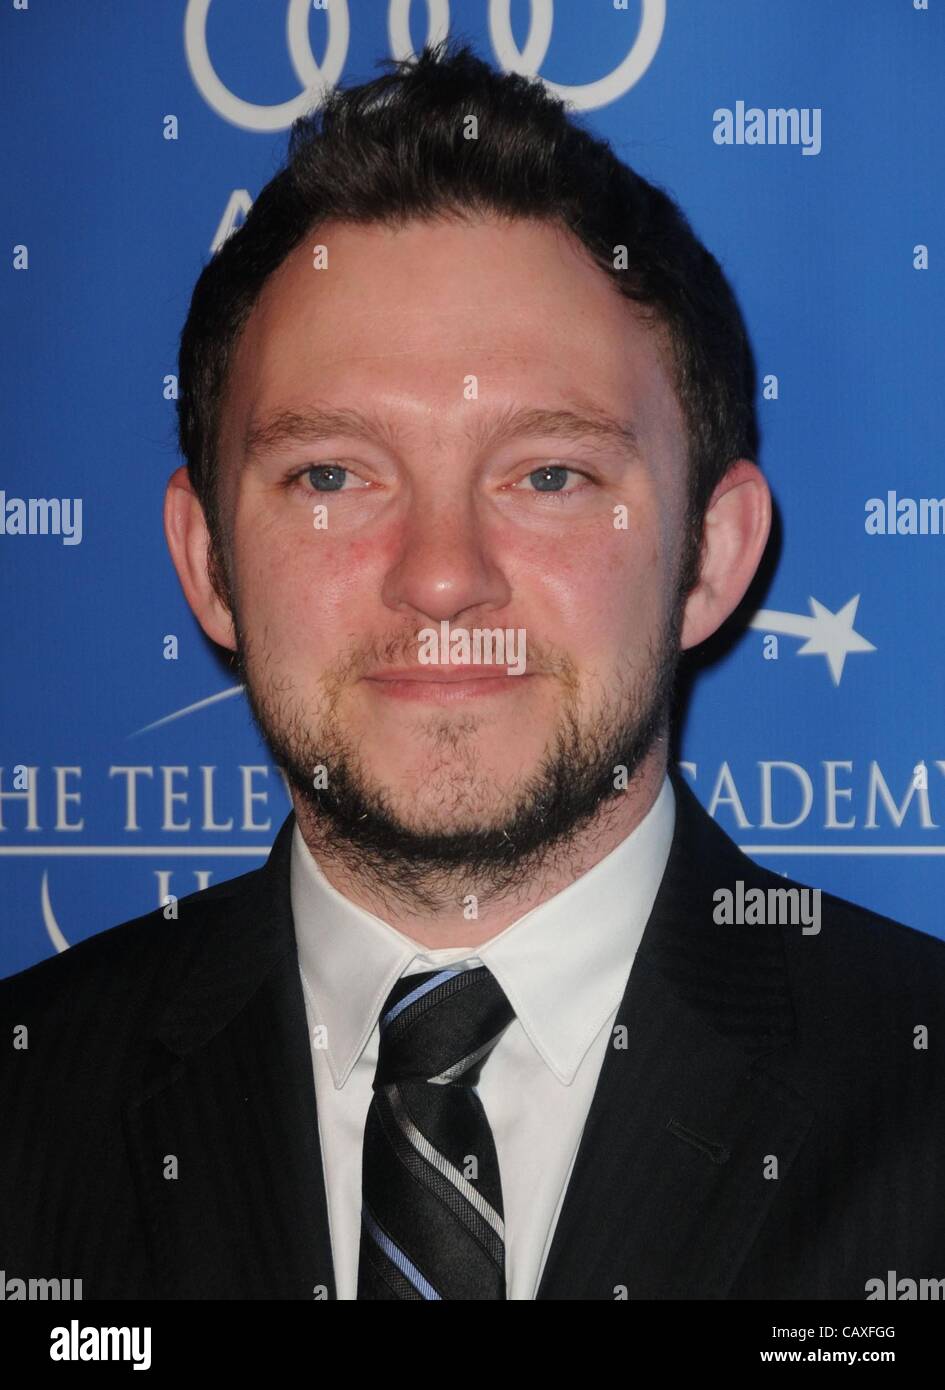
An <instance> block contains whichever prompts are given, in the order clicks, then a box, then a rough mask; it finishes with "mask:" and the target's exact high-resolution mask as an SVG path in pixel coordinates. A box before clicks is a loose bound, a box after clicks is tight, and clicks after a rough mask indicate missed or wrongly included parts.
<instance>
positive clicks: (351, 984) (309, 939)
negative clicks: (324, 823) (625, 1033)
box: [290, 775, 676, 1087]
mask: <svg viewBox="0 0 945 1390" xmlns="http://www.w3.org/2000/svg"><path fill="white" fill-rule="evenodd" d="M675 814H676V806H675V796H674V793H673V788H672V783H671V782H670V779H669V776H668V775H667V776H666V777H665V778H664V780H663V785H662V787H661V788H660V792H659V795H658V796H657V798H656V800H655V801H654V803H653V805H652V806H651V807H650V809H649V811H648V812H647V814H646V815H645V816H644V817H643V820H642V821H641V822H640V823H639V825H637V826H636V827H635V828H634V829H633V830H632V831H631V833H630V834H629V835H627V836H626V837H625V838H624V839H623V840H621V842H620V844H619V845H617V846H616V848H614V849H613V850H611V852H610V853H609V854H608V855H606V856H605V857H604V858H603V859H601V860H600V861H599V862H598V863H597V864H595V865H594V867H593V868H592V869H589V870H588V872H587V873H585V874H582V875H581V876H580V878H577V879H575V880H574V882H573V883H569V884H568V886H567V887H566V888H563V889H562V890H561V892H560V893H556V894H555V895H554V897H552V898H549V899H548V900H547V901H546V902H543V903H541V904H540V905H539V906H538V907H535V908H532V909H531V911H529V912H526V913H525V914H524V916H522V917H519V918H518V919H517V920H516V921H515V922H512V923H511V924H510V925H509V926H507V927H506V928H505V929H504V930H503V931H502V932H500V933H499V935H498V936H495V937H493V938H492V939H491V940H490V941H487V942H485V943H484V944H483V945H481V946H478V947H448V948H443V949H433V948H429V947H425V946H422V945H420V944H419V943H418V942H416V941H412V940H411V939H410V938H409V937H407V936H404V935H403V934H402V933H401V932H399V931H398V930H397V929H396V928H395V927H392V926H391V925H390V924H389V923H388V922H385V921H383V920H382V919H381V918H380V917H376V916H374V914H373V913H371V912H366V911H365V910H364V909H363V908H360V907H358V906H357V905H356V904H355V903H353V902H351V901H350V900H349V899H348V898H346V897H345V896H344V895H343V894H342V893H340V892H339V891H338V890H337V889H336V888H335V887H334V886H333V885H332V884H331V883H329V881H328V879H327V878H326V877H325V875H324V873H323V872H322V870H321V869H320V868H319V866H318V863H317V862H316V860H315V859H314V857H313V856H312V853H311V851H310V850H309V849H308V846H307V845H306V844H305V841H304V839H303V838H302V832H301V830H300V829H299V826H298V823H297V822H296V826H295V829H294V831H293V836H292V855H291V871H290V872H291V899H292V915H293V919H294V922H295V933H296V940H297V942H298V946H299V962H300V966H301V972H302V983H303V986H304V987H305V992H306V994H307V995H308V997H309V1002H310V1004H311V1006H312V1009H313V1013H314V1017H315V1021H316V1023H318V1024H321V1025H323V1026H324V1028H325V1048H326V1054H327V1059H328V1064H329V1068H330V1070H331V1074H332V1079H333V1080H334V1083H335V1086H336V1087H340V1086H343V1085H344V1083H345V1081H346V1080H347V1078H348V1076H349V1075H350V1072H351V1069H352V1067H353V1066H354V1064H355V1062H356V1061H357V1059H358V1057H359V1056H360V1055H361V1053H362V1051H363V1050H364V1047H365V1045H366V1043H367V1041H368V1039H369V1038H370V1036H371V1033H372V1031H373V1029H374V1026H375V1024H376V1023H377V1019H378V1016H379V1014H380V1011H381V1007H382V1006H383V1004H384V1001H385V1000H386V998H387V996H388V994H389V993H390V991H391V989H392V988H393V986H394V984H395V982H396V981H397V980H398V979H399V978H400V977H401V975H403V974H405V973H414V972H416V971H420V970H432V969H442V968H443V967H444V966H446V965H457V964H461V965H464V966H465V965H467V964H469V965H476V964H478V963H480V962H481V963H482V964H483V965H485V966H488V968H489V969H490V970H491V971H492V973H493V975H494V976H495V977H496V979H497V980H498V982H499V984H500V985H501V986H502V988H503V990H504V991H505V993H506V996H507V997H508V1000H509V1003H510V1004H511V1005H512V1007H513V1008H514V1010H515V1014H516V1017H517V1018H518V1020H519V1022H520V1023H521V1025H522V1027H523V1028H524V1030H525V1032H526V1034H527V1035H528V1037H529V1039H530V1041H531V1042H532V1044H533V1046H534V1047H535V1048H536V1050H537V1051H538V1053H539V1054H540V1055H541V1057H542V1059H543V1060H544V1062H545V1063H546V1065H547V1066H549V1067H550V1068H551V1070H552V1071H553V1072H554V1074H555V1076H557V1077H558V1079H559V1081H562V1082H563V1083H564V1084H566V1085H567V1084H570V1082H571V1081H572V1080H573V1078H574V1075H575V1072H576V1071H577V1069H578V1066H579V1065H580V1063H581V1060H582V1058H583V1057H584V1055H585V1053H586V1052H587V1050H588V1048H589V1047H590V1045H591V1043H592V1042H593V1041H594V1038H595V1037H596V1036H597V1034H598V1033H599V1032H600V1029H601V1027H602V1026H603V1025H604V1023H605V1022H606V1020H607V1019H608V1017H609V1016H610V1015H611V1014H612V1013H613V1012H614V1011H615V1009H616V1008H617V1006H618V1005H619V1003H620V1000H621V998H622V997H623V992H624V989H625V987H626V983H627V977H628V975H629V973H630V967H631V966H632V965H633V961H634V957H635V956H636V952H637V948H638V946H639V944H640V940H641V938H642V936H643V931H644V928H645V927H646V923H647V919H648V918H649V915H650V911H651V909H652V907H653V902H654V900H655V898H656V893H657V890H658V888H659V885H660V880H661V879H662V877H663V871H664V869H665V867H666V861H667V858H668V857H669V849H670V845H671V843H672V838H673V827H674V823H675Z"/></svg>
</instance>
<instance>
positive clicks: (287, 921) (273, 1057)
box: [124, 815, 335, 1299]
mask: <svg viewBox="0 0 945 1390" xmlns="http://www.w3.org/2000/svg"><path fill="white" fill-rule="evenodd" d="M294 824H295V818H294V816H293V815H290V816H289V817H288V819H287V820H286V822H285V823H284V824H283V826H282V828H281V830H280V832H279V834H278V836H277V838H276V841H275V843H274V845H273V849H272V852H271V854H270V857H269V860H268V862H267V864H266V865H265V867H264V868H263V869H261V870H259V871H258V872H257V873H254V874H251V875H248V876H246V878H245V880H242V881H241V882H240V885H239V886H237V885H236V884H222V885H220V891H219V894H217V895H216V896H214V897H212V898H211V897H208V896H207V895H203V899H202V901H201V903H200V904H199V907H194V908H192V909H191V910H192V911H193V912H194V913H195V916H194V917H193V919H191V920H190V921H188V918H187V909H188V903H187V900H186V899H185V900H183V901H182V903H181V905H180V912H181V920H180V929H181V932H182V933H183V935H182V937H181V939H180V942H179V943H178V945H176V946H175V957H174V960H173V962H172V968H173V970H174V975H175V978H174V979H173V980H171V981H170V982H169V983H168V985H167V988H166V990H165V994H166V998H167V999H168V1000H169V1003H168V1004H167V1006H166V1008H164V1009H158V1010H157V1011H156V1014H155V1018H154V1019H153V1021H152V1023H151V1024H150V1026H149V1027H148V1028H147V1029H146V1036H145V1038H144V1040H143V1043H142V1047H141V1052H140V1054H139V1055H138V1056H137V1057H136V1058H134V1059H133V1060H132V1063H131V1066H130V1076H129V1082H128V1088H127V1094H128V1099H127V1100H126V1102H125V1105H124V1128H125V1137H126V1142H127V1145H128V1152H129V1158H130V1162H131V1164H132V1169H133V1172H134V1178H135V1184H136V1188H137V1191H138V1194H139V1198H140V1203H141V1209H142V1213H143V1217H144V1221H145V1225H146V1228H147V1233H148V1243H149V1248H150V1253H151V1256H152V1261H153V1265H154V1268H155V1272H156V1282H157V1286H158V1287H157V1289H156V1290H155V1293H156V1295H157V1296H158V1297H163V1298H222V1299H226V1298H249V1299H270V1298H275V1299H294V1298H300V1299H313V1298H334V1297H335V1286H334V1277H333V1272H332V1260H331V1246H330V1241H329V1232H328V1215H327V1209H326V1202H325V1188H324V1179H323V1174H322V1164H321V1153H320V1147H319V1142H318V1125H317V1119H316V1110H315V1088H314V1080H313V1075H312V1059H311V1052H310V1048H309V1041H308V1025H307V1019H306V1015H305V1004H304V1000H303V998H302V992H301V983H300V979H299V969H298V959H297V953H296V943H295V935H294V930H293V926H292V915H291V901H290V889H289V860H290V850H291V838H292V830H293V828H294ZM198 910H199V916H196V913H197V911H198ZM178 951H179V953H180V955H179V958H178V955H177V954H176V952H178Z"/></svg>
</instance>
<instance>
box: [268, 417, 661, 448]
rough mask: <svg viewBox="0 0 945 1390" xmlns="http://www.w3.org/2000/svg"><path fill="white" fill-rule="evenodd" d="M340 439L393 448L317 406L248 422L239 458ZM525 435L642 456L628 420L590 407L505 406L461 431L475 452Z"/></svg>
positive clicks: (377, 426) (377, 422) (357, 421)
mask: <svg viewBox="0 0 945 1390" xmlns="http://www.w3.org/2000/svg"><path fill="white" fill-rule="evenodd" d="M340 435H348V436H355V435H357V436H361V437H365V436H366V437H367V438H373V439H375V440H377V441H379V442H380V443H381V444H383V445H385V446H386V447H388V448H391V449H396V447H397V439H396V435H395V433H394V432H393V431H392V430H391V428H390V426H389V424H388V423H387V422H385V421H384V420H382V419H381V418H380V417H379V416H377V415H375V414H373V413H372V412H369V411H361V410H355V409H350V408H340V409H334V408H328V407H317V408H311V409H307V410H280V411H277V412H276V413H275V414H273V415H271V416H270V417H268V418H267V419H263V420H260V421H250V424H249V426H248V428H247V430H246V434H245V436H244V439H243V454H244V457H245V458H247V459H249V460H257V459H259V458H261V457H263V456H264V455H266V454H269V453H272V452H274V451H275V450H277V449H279V448H280V447H282V446H284V445H287V444H304V443H309V444H314V443H317V442H318V441H319V440H324V439H334V438H337V437H338V436H340ZM525 435H552V436H554V437H555V438H558V439H570V440H574V441H578V442H580V441H585V440H589V441H592V442H594V443H596V444H597V445H599V446H600V447H602V448H613V447H614V446H616V447H618V448H619V449H621V450H622V451H623V452H625V453H629V454H632V455H633V456H635V457H636V458H640V457H642V447H641V444H640V436H639V433H638V431H637V429H636V427H635V425H634V424H633V422H632V421H631V420H620V419H617V417H616V416H613V415H610V414H609V413H608V412H607V411H605V410H602V409H601V408H600V407H598V406H595V405H593V404H582V405H581V407H580V408H579V409H576V410H568V409H563V408H562V409H553V410H549V409H540V408H538V407H532V406H517V407H516V406H510V407H509V408H508V409H507V410H505V411H503V412H502V413H501V414H500V415H498V416H497V417H494V418H493V419H491V420H489V421H487V422H485V423H483V424H480V425H479V426H478V427H477V428H475V429H473V430H469V431H467V438H469V439H470V440H471V441H472V442H473V443H474V444H476V445H477V446H478V447H479V448H485V447H487V446H489V445H491V444H494V443H496V442H499V441H502V440H507V439H518V438H521V437H522V436H525Z"/></svg>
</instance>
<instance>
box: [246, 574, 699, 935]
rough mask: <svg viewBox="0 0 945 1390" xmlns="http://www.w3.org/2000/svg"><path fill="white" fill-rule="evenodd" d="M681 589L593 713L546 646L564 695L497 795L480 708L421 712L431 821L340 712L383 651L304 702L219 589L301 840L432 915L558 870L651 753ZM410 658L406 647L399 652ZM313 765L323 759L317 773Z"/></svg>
mask: <svg viewBox="0 0 945 1390" xmlns="http://www.w3.org/2000/svg"><path fill="white" fill-rule="evenodd" d="M227 588H228V591H229V586H227ZM685 597H686V595H685V593H683V592H681V591H680V592H677V594H676V595H675V596H674V601H673V606H672V609H671V611H670V612H669V613H667V614H666V615H665V617H664V621H663V625H662V628H661V631H660V632H659V633H658V635H657V637H656V639H655V640H654V642H653V643H651V644H650V646H649V648H648V650H647V652H646V659H645V662H643V663H640V662H639V660H638V662H637V665H636V667H635V668H633V667H632V666H630V665H629V664H628V665H625V666H624V668H623V669H622V670H621V671H619V672H618V673H617V674H616V675H615V677H614V678H613V680H612V681H611V688H610V689H609V690H603V689H602V690H600V692H599V694H598V698H597V700H596V703H595V705H594V708H593V710H592V712H591V713H589V714H588V713H586V712H582V710H581V706H580V702H579V699H578V694H579V683H578V679H577V674H576V670H575V667H574V665H573V662H571V661H570V659H569V658H567V657H561V656H557V657H556V656H555V655H554V654H553V653H551V652H550V651H548V650H547V649H545V648H544V647H543V648H542V651H543V653H544V659H543V661H541V662H540V663H539V667H538V669H539V670H540V671H543V672H544V673H545V674H552V673H553V674H554V675H556V676H557V678H558V679H557V684H558V686H559V688H560V689H561V690H562V692H563V698H562V700H561V702H560V707H559V712H558V715H557V718H556V720H555V724H554V727H553V729H552V731H551V734H550V736H549V738H548V741H547V743H546V746H545V749H544V752H543V754H542V756H541V757H540V759H539V761H538V765H537V766H536V768H535V770H534V771H533V772H532V773H531V774H530V775H529V776H527V777H525V778H524V779H521V781H520V782H519V784H518V785H516V786H515V787H514V788H513V789H511V790H510V791H507V793H506V795H505V797H504V803H503V804H502V805H501V807H499V806H498V798H497V793H496V789H495V785H494V783H493V784H491V785H490V783H489V781H488V779H487V778H485V777H484V776H483V772H482V767H481V759H480V757H479V756H478V748H477V740H476V738H475V732H476V730H477V729H478V728H479V727H480V725H479V724H478V723H477V721H476V720H475V718H469V717H464V716H463V715H457V714H451V715H448V716H439V717H438V716H431V717H429V718H428V719H427V720H426V721H425V722H424V724H423V726H422V728H423V732H424V734H425V735H426V736H427V739H426V749H427V750H428V752H429V754H430V757H431V758H432V759H433V771H432V772H431V774H430V776H428V777H426V776H425V778H424V782H423V787H424V793H425V804H426V805H427V810H426V812H425V815H426V820H424V818H423V816H418V817H416V818H415V819H414V820H413V822H411V821H409V820H408V819H407V817H406V815H405V814H403V813H401V812H399V811H398V810H397V809H396V807H395V805H394V803H393V799H392V797H391V794H390V791H389V789H388V788H386V787H385V786H384V785H383V784H381V783H379V782H378V781H377V780H376V778H374V777H372V774H371V771H370V767H369V766H368V765H367V764H366V763H365V761H364V759H363V758H362V757H361V755H360V753H359V748H358V743H357V741H356V740H355V739H354V738H353V737H352V735H351V732H350V731H349V730H348V729H347V728H346V726H345V723H344V720H343V719H342V718H341V717H340V716H339V703H340V698H341V696H342V695H343V693H344V692H345V691H346V690H350V689H351V688H352V682H351V676H352V673H353V672H357V673H358V674H360V673H361V672H364V671H367V670H370V669H374V668H376V666H377V665H379V664H382V663H381V662H379V661H378V660H373V662H372V659H373V658H376V657H377V656H378V655H379V653H378V652H377V651H371V652H368V651H366V650H365V651H363V652H359V653H358V654H357V657H356V658H355V657H352V656H348V657H345V658H344V659H343V660H342V662H340V663H338V664H337V665H336V666H335V667H334V668H333V669H332V670H331V671H329V672H327V673H326V674H325V675H323V677H322V679H321V684H322V686H323V690H324V692H325V696H326V698H325V699H324V700H323V702H322V705H321V707H320V708H319V709H318V711H317V713H314V714H313V712H312V709H311V708H309V707H307V706H306V704H305V702H304V701H303V700H302V699H301V697H300V694H299V692H298V690H297V688H295V687H294V686H293V685H292V682H291V679H290V678H289V677H287V676H286V675H285V674H284V673H282V672H280V671H278V670H274V669H273V666H272V664H271V662H270V660H269V658H268V657H267V654H266V653H265V652H264V651H260V652H258V653H257V651H256V649H255V646H254V644H253V643H252V642H251V641H250V640H249V638H248V635H247V634H246V633H245V632H244V631H243V629H242V627H241V624H240V621H239V615H238V612H237V609H236V606H235V604H234V603H233V600H232V593H231V591H229V594H228V601H229V606H230V610H231V613H232V615H233V622H234V629H235V635H236V654H235V661H236V665H237V669H238V670H239V673H240V676H241V678H242V680H243V683H244V686H245V691H246V696H247V700H248V703H249V706H250V709H251V712H252V715H253V718H254V720H255V722H256V725H257V727H258V729H259V732H260V734H261V735H262V738H263V739H264V741H265V743H266V745H267V746H268V748H269V751H270V753H271V755H272V757H273V759H274V761H275V763H276V765H277V766H278V767H280V768H281V769H282V771H283V773H284V775H285V777H286V780H287V782H288V784H289V785H290V787H291V788H292V790H293V791H294V793H295V795H294V796H293V802H294V805H295V811H296V815H297V818H298V820H299V823H300V828H301V830H302V832H303V836H304V838H305V841H306V844H307V845H308V847H309V849H310V851H311V852H312V854H313V855H314V857H315V858H316V860H317V861H319V862H321V861H323V860H327V861H329V862H333V863H335V864H336V865H337V866H338V867H340V869H341V870H342V871H343V873H345V874H347V875H350V876H351V877H352V878H353V879H354V880H355V882H358V883H360V884H362V885H363V886H364V887H365V888H367V889H368V890H369V891H370V893H371V894H372V896H373V897H375V898H376V899H378V900H379V901H380V902H381V903H382V904H384V905H387V906H390V907H394V908H396V907H397V906H400V907H401V908H408V909H409V910H410V911H412V912H414V913H422V914H435V913H437V912H442V911H444V910H446V909H455V906H456V904H457V902H460V903H462V902H463V900H464V899H466V898H468V896H469V895H471V894H474V895H475V896H476V898H477V900H478V903H479V904H480V905H483V904H485V903H486V902H488V903H490V904H491V903H495V902H497V901H500V900H501V899H503V898H514V897H515V896H516V890H518V892H521V891H522V889H523V886H525V885H533V884H535V883H540V882H541V880H542V877H543V873H544V871H545V870H546V869H547V868H552V867H553V868H554V870H555V872H556V873H560V872H561V869H562V866H563V865H567V862H568V859H569V856H570V855H571V854H573V856H574V858H575V859H577V857H578V855H579V853H580V851H581V850H582V849H583V850H584V851H585V852H586V848H587V843H588V840H587V838H586V832H588V829H589V827H591V826H592V823H595V824H596V827H597V829H598V831H600V832H602V831H603V829H604V827H605V826H606V825H607V824H608V820H609V814H613V813H616V812H617V810H618V805H619V799H620V798H622V797H623V796H624V795H625V790H624V789H625V788H628V787H630V786H631V785H632V783H633V780H634V777H635V775H637V774H638V772H639V770H640V768H641V765H642V764H643V762H644V760H645V759H646V758H647V756H648V754H650V752H651V750H653V748H654V747H655V746H656V745H657V744H658V743H659V742H665V740H666V737H667V733H668V722H669V710H670V704H671V700H672V693H673V687H674V682H675V676H676V670H677V666H678V663H679V659H680V649H679V636H680V629H681V624H682V618H683V612H684V607H685ZM408 641H409V642H411V643H412V644H413V647H412V649H413V650H415V647H416V634H415V633H411V634H409V637H408V636H407V635H404V636H402V637H401V638H399V639H396V641H394V642H392V643H390V644H389V646H388V650H387V651H386V652H385V653H384V659H386V661H388V662H391V661H393V659H394V649H395V648H396V655H397V656H401V657H402V656H403V655H404V653H405V652H408V651H409V650H410V649H408V647H407V645H406V644H407V642H408ZM529 645H530V648H531V646H532V644H529ZM530 655H531V653H530ZM409 661H410V656H409V655H407V660H406V661H405V662H404V664H409ZM530 664H531V662H530ZM317 769H324V770H325V775H324V776H323V777H322V778H321V779H319V781H318V782H316V780H315V773H316V770H317ZM621 770H622V775H621V777H620V779H619V780H618V773H619V772H621ZM321 782H324V783H325V785H321ZM431 803H433V804H431ZM582 832H584V834H582ZM591 834H592V836H593V831H592V832H591ZM579 836H581V843H580V844H579V843H578V837H579ZM577 872H580V870H578V871H576V872H575V876H576V873H577Z"/></svg>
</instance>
